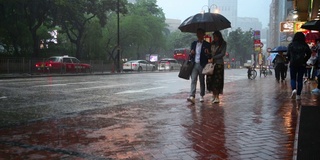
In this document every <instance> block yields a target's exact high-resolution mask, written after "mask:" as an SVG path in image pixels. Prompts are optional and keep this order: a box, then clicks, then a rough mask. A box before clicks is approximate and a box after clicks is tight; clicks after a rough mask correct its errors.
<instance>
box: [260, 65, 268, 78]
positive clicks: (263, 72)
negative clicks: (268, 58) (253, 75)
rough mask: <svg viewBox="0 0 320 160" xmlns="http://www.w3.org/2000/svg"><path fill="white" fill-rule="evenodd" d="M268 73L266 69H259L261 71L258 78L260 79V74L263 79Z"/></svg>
mask: <svg viewBox="0 0 320 160" xmlns="http://www.w3.org/2000/svg"><path fill="white" fill-rule="evenodd" d="M268 73H269V71H268V69H267V67H261V69H260V77H261V74H263V75H264V77H267V75H268Z"/></svg>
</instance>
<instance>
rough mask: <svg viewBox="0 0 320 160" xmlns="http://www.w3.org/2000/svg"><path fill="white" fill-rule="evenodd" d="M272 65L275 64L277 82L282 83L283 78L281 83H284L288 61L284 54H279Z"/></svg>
mask: <svg viewBox="0 0 320 160" xmlns="http://www.w3.org/2000/svg"><path fill="white" fill-rule="evenodd" d="M272 63H273V64H274V71H275V76H276V80H277V82H279V81H280V76H281V82H283V81H284V80H285V78H286V71H287V70H286V63H287V59H286V57H285V56H284V55H283V52H279V53H278V54H277V55H276V57H275V58H274V59H273V61H272Z"/></svg>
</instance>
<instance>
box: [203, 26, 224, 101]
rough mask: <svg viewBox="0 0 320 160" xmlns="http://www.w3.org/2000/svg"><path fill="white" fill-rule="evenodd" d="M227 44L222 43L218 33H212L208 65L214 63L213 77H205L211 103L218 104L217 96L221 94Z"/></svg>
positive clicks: (222, 40) (220, 35)
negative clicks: (210, 95)
mask: <svg viewBox="0 0 320 160" xmlns="http://www.w3.org/2000/svg"><path fill="white" fill-rule="evenodd" d="M226 49H227V43H226V41H224V39H223V37H222V34H221V32H220V31H215V32H214V33H213V41H212V44H211V50H212V59H209V63H210V62H211V63H215V64H216V65H215V68H214V72H213V75H208V76H207V90H208V91H211V92H212V101H211V102H212V103H220V99H219V95H220V94H223V84H224V60H223V57H224V56H225V55H226Z"/></svg>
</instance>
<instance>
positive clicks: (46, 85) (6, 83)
mask: <svg viewBox="0 0 320 160" xmlns="http://www.w3.org/2000/svg"><path fill="white" fill-rule="evenodd" d="M246 72H247V71H246V69H234V70H232V69H231V70H225V84H227V83H229V82H233V81H237V80H241V79H246V78H247V76H246ZM177 75H178V72H154V73H136V74H114V75H87V76H61V77H36V78H23V79H21V78H19V79H2V80H0V110H1V112H0V120H1V121H0V127H5V126H11V125H15V124H20V123H27V122H30V121H35V120H41V119H45V118H50V117H56V116H65V115H68V114H75V113H79V112H81V111H85V110H94V109H98V108H104V107H110V106H112V107H114V106H117V105H121V104H130V103H131V102H135V101H140V100H150V99H155V98H157V97H163V96H168V95H170V94H172V95H174V94H177V93H182V92H184V93H185V92H189V89H190V81H187V80H183V79H180V78H178V76H177ZM198 85H199V84H198Z"/></svg>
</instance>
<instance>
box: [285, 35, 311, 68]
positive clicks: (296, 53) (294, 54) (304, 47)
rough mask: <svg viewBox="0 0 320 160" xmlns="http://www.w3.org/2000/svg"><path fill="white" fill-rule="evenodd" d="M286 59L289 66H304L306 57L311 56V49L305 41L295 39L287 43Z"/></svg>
mask: <svg viewBox="0 0 320 160" xmlns="http://www.w3.org/2000/svg"><path fill="white" fill-rule="evenodd" d="M287 53H288V59H289V61H290V66H294V67H299V66H306V63H307V61H308V59H309V58H310V57H311V49H310V47H309V46H308V44H307V43H305V42H299V41H295V42H292V43H290V44H289V45H288V51H287Z"/></svg>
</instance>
